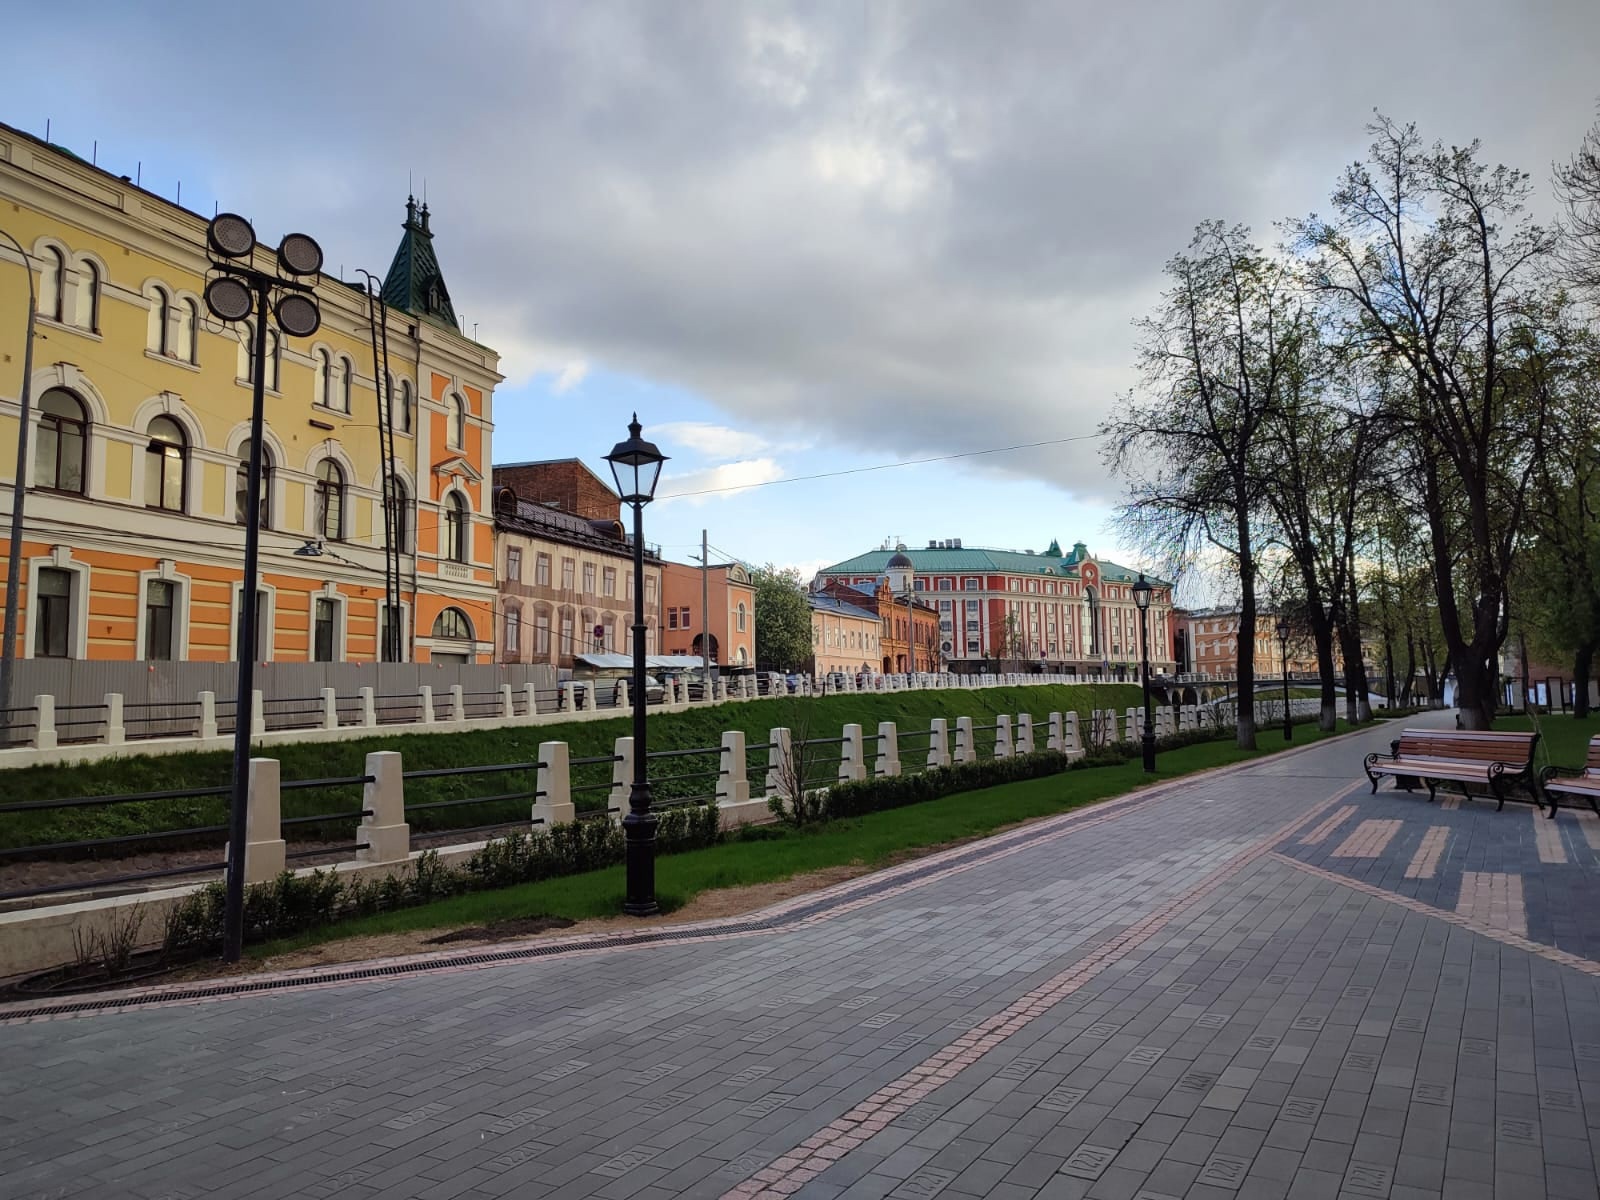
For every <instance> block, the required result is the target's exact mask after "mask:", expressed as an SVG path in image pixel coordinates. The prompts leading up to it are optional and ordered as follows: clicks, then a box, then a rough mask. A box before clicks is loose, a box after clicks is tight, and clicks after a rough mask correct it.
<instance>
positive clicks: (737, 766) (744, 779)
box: [717, 729, 750, 808]
mask: <svg viewBox="0 0 1600 1200" xmlns="http://www.w3.org/2000/svg"><path fill="white" fill-rule="evenodd" d="M749 799H750V775H749V772H748V771H746V769H745V760H744V730H742V729H729V730H725V731H724V732H723V734H722V757H721V759H720V760H719V761H718V767H717V805H718V807H720V808H728V807H731V806H733V805H735V804H745V803H748V802H749Z"/></svg>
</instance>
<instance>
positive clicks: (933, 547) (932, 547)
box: [928, 538, 939, 550]
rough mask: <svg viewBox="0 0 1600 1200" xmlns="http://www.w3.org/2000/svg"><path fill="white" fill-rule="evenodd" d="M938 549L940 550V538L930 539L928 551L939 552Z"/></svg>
mask: <svg viewBox="0 0 1600 1200" xmlns="http://www.w3.org/2000/svg"><path fill="white" fill-rule="evenodd" d="M938 548H939V539H938V538H929V539H928V549H929V550H937V549H938Z"/></svg>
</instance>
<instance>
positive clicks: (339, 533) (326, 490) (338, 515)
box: [317, 458, 344, 542]
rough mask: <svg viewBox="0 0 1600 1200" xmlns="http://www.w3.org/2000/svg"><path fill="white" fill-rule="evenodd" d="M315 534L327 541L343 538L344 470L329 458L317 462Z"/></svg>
mask: <svg viewBox="0 0 1600 1200" xmlns="http://www.w3.org/2000/svg"><path fill="white" fill-rule="evenodd" d="M317 534H318V536H319V537H321V538H323V539H324V540H325V541H329V542H337V541H341V540H342V539H343V538H344V472H343V471H342V470H340V469H339V464H338V463H336V462H334V461H333V459H331V458H325V459H323V460H322V461H321V462H320V463H318V464H317Z"/></svg>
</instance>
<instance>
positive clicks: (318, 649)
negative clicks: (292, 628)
mask: <svg viewBox="0 0 1600 1200" xmlns="http://www.w3.org/2000/svg"><path fill="white" fill-rule="evenodd" d="M316 603H317V612H316V629H315V637H314V642H315V645H314V646H313V659H314V661H316V662H332V661H333V636H334V620H335V618H337V616H338V607H337V605H335V604H334V602H333V601H332V600H327V599H323V598H320V597H319V598H318V600H317V602H316Z"/></svg>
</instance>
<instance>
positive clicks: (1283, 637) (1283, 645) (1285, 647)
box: [1278, 618, 1294, 742]
mask: <svg viewBox="0 0 1600 1200" xmlns="http://www.w3.org/2000/svg"><path fill="white" fill-rule="evenodd" d="M1278 665H1279V666H1280V667H1281V668H1282V669H1283V740H1284V741H1286V742H1292V741H1294V722H1293V721H1292V720H1290V719H1289V622H1287V621H1285V620H1282V619H1281V618H1280V619H1279V621H1278Z"/></svg>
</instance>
